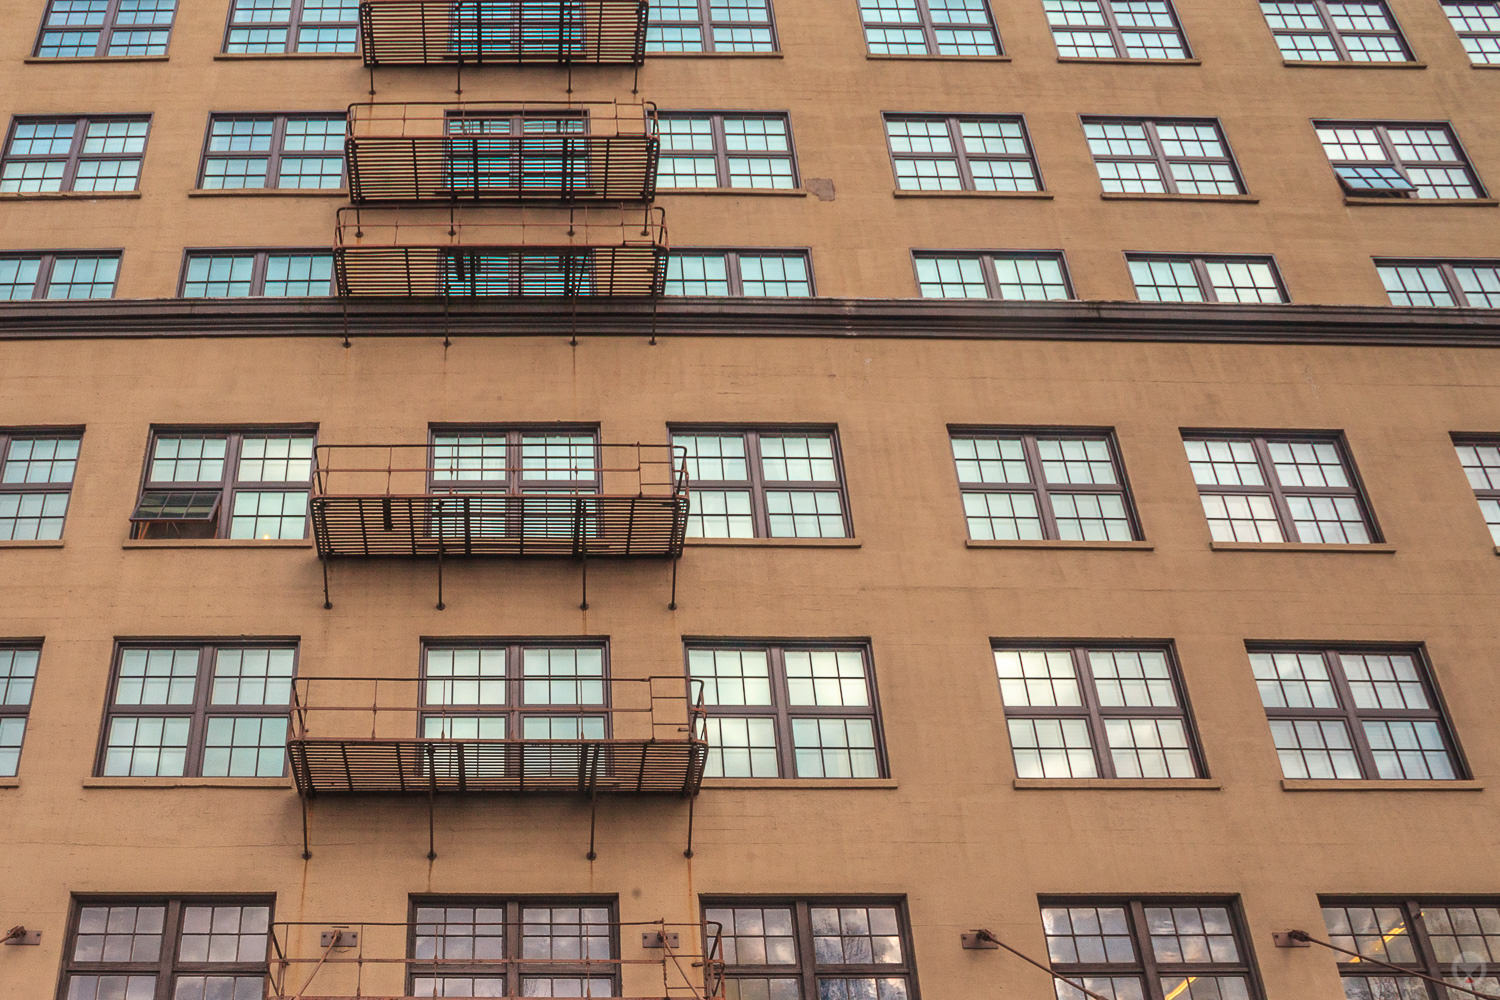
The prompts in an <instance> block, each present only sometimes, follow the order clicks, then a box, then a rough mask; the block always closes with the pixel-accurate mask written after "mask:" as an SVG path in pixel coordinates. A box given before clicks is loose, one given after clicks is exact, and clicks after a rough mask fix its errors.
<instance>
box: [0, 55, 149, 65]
mask: <svg viewBox="0 0 1500 1000" xmlns="http://www.w3.org/2000/svg"><path fill="white" fill-rule="evenodd" d="M169 58H170V57H169V56H27V57H26V58H25V59H23V60H22V62H28V63H35V64H37V65H41V64H42V63H135V62H166V61H167V60H168V59H169Z"/></svg>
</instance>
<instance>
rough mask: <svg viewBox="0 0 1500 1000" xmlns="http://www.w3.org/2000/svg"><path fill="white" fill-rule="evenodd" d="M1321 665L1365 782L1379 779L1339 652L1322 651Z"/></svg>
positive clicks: (1378, 772)
mask: <svg viewBox="0 0 1500 1000" xmlns="http://www.w3.org/2000/svg"><path fill="white" fill-rule="evenodd" d="M1323 664H1324V667H1325V669H1326V670H1327V671H1328V676H1329V678H1330V679H1331V680H1332V681H1333V686H1334V689H1335V690H1336V691H1337V692H1338V697H1339V702H1340V703H1341V704H1342V705H1343V706H1344V718H1345V720H1346V721H1347V724H1348V726H1349V739H1350V741H1351V743H1352V744H1353V746H1354V754H1355V756H1356V757H1358V758H1359V766H1360V770H1362V771H1363V772H1364V776H1365V779H1366V780H1374V779H1376V778H1379V777H1380V768H1379V767H1377V766H1376V764H1375V754H1374V753H1373V752H1372V751H1371V750H1370V741H1369V740H1368V739H1367V738H1366V737H1365V727H1364V723H1363V719H1362V717H1361V716H1360V712H1359V708H1358V707H1357V706H1356V705H1355V703H1354V690H1353V689H1352V688H1351V687H1350V686H1349V679H1348V678H1347V677H1345V676H1344V662H1343V658H1342V657H1341V656H1340V655H1339V650H1337V649H1325V650H1323ZM1445 742H1446V741H1445ZM1445 749H1447V748H1446V747H1445ZM1450 753H1451V751H1450Z"/></svg>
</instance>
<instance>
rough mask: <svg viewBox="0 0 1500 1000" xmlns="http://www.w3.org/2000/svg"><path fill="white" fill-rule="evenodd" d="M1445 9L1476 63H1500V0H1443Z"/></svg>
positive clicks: (1491, 64)
mask: <svg viewBox="0 0 1500 1000" xmlns="http://www.w3.org/2000/svg"><path fill="white" fill-rule="evenodd" d="M1443 10H1444V12H1446V13H1447V15H1448V20H1449V21H1451V22H1452V23H1453V30H1454V31H1456V32H1457V33H1458V40H1459V41H1461V42H1463V45H1464V50H1465V51H1467V52H1468V53H1469V59H1470V61H1471V62H1473V63H1474V65H1476V66H1494V65H1500V2H1497V0H1443Z"/></svg>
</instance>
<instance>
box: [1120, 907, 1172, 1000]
mask: <svg viewBox="0 0 1500 1000" xmlns="http://www.w3.org/2000/svg"><path fill="white" fill-rule="evenodd" d="M1127 909H1128V911H1129V913H1130V923H1131V926H1132V929H1133V930H1134V931H1135V938H1136V942H1135V947H1136V952H1137V953H1138V955H1139V956H1140V960H1141V978H1142V979H1144V980H1145V988H1146V997H1147V998H1148V1000H1165V998H1164V997H1163V996H1162V988H1161V969H1160V968H1159V967H1158V966H1157V964H1156V952H1155V950H1154V949H1153V948H1152V946H1151V928H1150V927H1149V926H1148V925H1147V923H1146V905H1145V904H1144V903H1143V902H1141V901H1140V900H1139V899H1132V900H1131V901H1130V902H1129V903H1128V904H1127Z"/></svg>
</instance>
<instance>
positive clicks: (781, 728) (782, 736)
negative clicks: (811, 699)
mask: <svg viewBox="0 0 1500 1000" xmlns="http://www.w3.org/2000/svg"><path fill="white" fill-rule="evenodd" d="M766 662H767V663H768V664H769V665H770V667H771V673H772V675H773V676H772V678H771V701H772V703H773V706H774V708H775V712H776V728H777V738H776V745H777V747H778V749H779V754H778V756H779V757H780V758H781V760H780V766H781V777H783V778H795V777H797V754H796V745H795V743H794V742H793V741H792V707H791V706H792V692H791V688H790V685H789V682H788V681H787V677H786V648H785V647H783V646H779V645H778V646H770V647H768V648H767V649H766Z"/></svg>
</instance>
